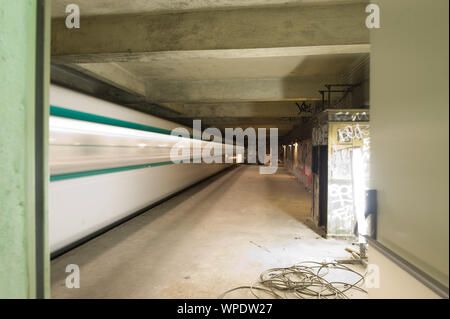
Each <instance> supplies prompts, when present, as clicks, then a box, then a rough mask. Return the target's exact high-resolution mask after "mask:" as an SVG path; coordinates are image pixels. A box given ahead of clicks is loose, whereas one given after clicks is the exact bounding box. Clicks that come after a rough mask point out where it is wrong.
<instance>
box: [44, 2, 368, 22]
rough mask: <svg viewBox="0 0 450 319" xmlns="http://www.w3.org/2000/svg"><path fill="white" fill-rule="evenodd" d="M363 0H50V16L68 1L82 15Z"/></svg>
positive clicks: (60, 14)
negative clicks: (78, 9)
mask: <svg viewBox="0 0 450 319" xmlns="http://www.w3.org/2000/svg"><path fill="white" fill-rule="evenodd" d="M361 2H367V1H364V0H53V1H52V16H53V17H54V18H58V17H63V16H65V15H66V13H65V8H66V6H67V5H69V4H72V3H74V4H77V5H79V7H80V11H81V14H82V15H85V16H96V15H122V14H164V13H174V12H181V11H194V10H195V11H198V10H221V9H234V8H244V7H255V6H261V7H263V6H280V5H283V6H286V5H316V4H329V3H334V4H335V3H361Z"/></svg>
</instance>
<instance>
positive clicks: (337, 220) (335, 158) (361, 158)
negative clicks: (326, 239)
mask: <svg viewBox="0 0 450 319" xmlns="http://www.w3.org/2000/svg"><path fill="white" fill-rule="evenodd" d="M328 142H329V144H328V226H327V228H328V229H327V232H328V234H329V235H335V236H351V235H352V234H353V233H354V229H355V225H356V223H357V220H358V219H357V210H358V209H360V207H361V205H360V197H361V191H362V192H363V191H364V190H362V189H361V187H363V188H364V187H367V184H368V177H369V160H370V137H369V125H368V124H362V123H330V127H329V136H328Z"/></svg>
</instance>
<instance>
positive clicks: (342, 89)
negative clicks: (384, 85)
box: [319, 83, 361, 110]
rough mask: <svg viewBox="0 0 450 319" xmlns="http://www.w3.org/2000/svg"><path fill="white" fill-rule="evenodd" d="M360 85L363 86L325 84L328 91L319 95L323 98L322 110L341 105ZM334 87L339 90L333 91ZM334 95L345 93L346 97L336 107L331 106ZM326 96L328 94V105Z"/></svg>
mask: <svg viewBox="0 0 450 319" xmlns="http://www.w3.org/2000/svg"><path fill="white" fill-rule="evenodd" d="M360 85H361V83H358V84H325V85H324V86H325V88H326V90H319V93H320V95H321V96H322V110H324V109H325V106H327V108H333V107H335V106H336V105H338V104H339V103H341V102H342V101H343V100H344V99H345V98H346V97H347V95H348V94H349V93H352V92H353V89H354V88H356V87H358V86H360ZM334 87H335V88H337V89H333V88H334ZM332 93H344V95H343V96H342V97H341V99H339V101H337V102H336V103H335V104H334V105H331V100H332V99H331V95H332ZM325 94H327V101H326V102H327V104H328V105H325Z"/></svg>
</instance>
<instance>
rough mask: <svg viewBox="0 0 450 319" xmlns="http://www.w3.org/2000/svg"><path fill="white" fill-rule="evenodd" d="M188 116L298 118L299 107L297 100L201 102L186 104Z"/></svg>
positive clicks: (185, 113) (184, 110)
mask: <svg viewBox="0 0 450 319" xmlns="http://www.w3.org/2000/svg"><path fill="white" fill-rule="evenodd" d="M182 113H183V116H186V117H192V118H197V117H221V118H223V117H230V118H253V119H255V118H256V119H260V118H261V119H263V120H264V119H268V118H273V119H276V118H297V119H298V115H299V114H298V113H299V109H298V107H297V105H296V104H295V102H293V101H292V102H291V101H290V102H243V103H199V104H184V108H183V111H182Z"/></svg>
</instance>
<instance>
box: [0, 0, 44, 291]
mask: <svg viewBox="0 0 450 319" xmlns="http://www.w3.org/2000/svg"><path fill="white" fill-rule="evenodd" d="M0 30H1V32H0V97H1V99H0V119H1V125H0V298H30V297H31V298H32V297H34V294H35V286H34V285H35V284H34V283H35V270H34V269H35V255H34V253H35V246H34V245H35V233H34V222H35V221H34V205H35V193H34V110H35V105H34V103H35V37H36V1H34V0H28V1H9V0H0Z"/></svg>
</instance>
